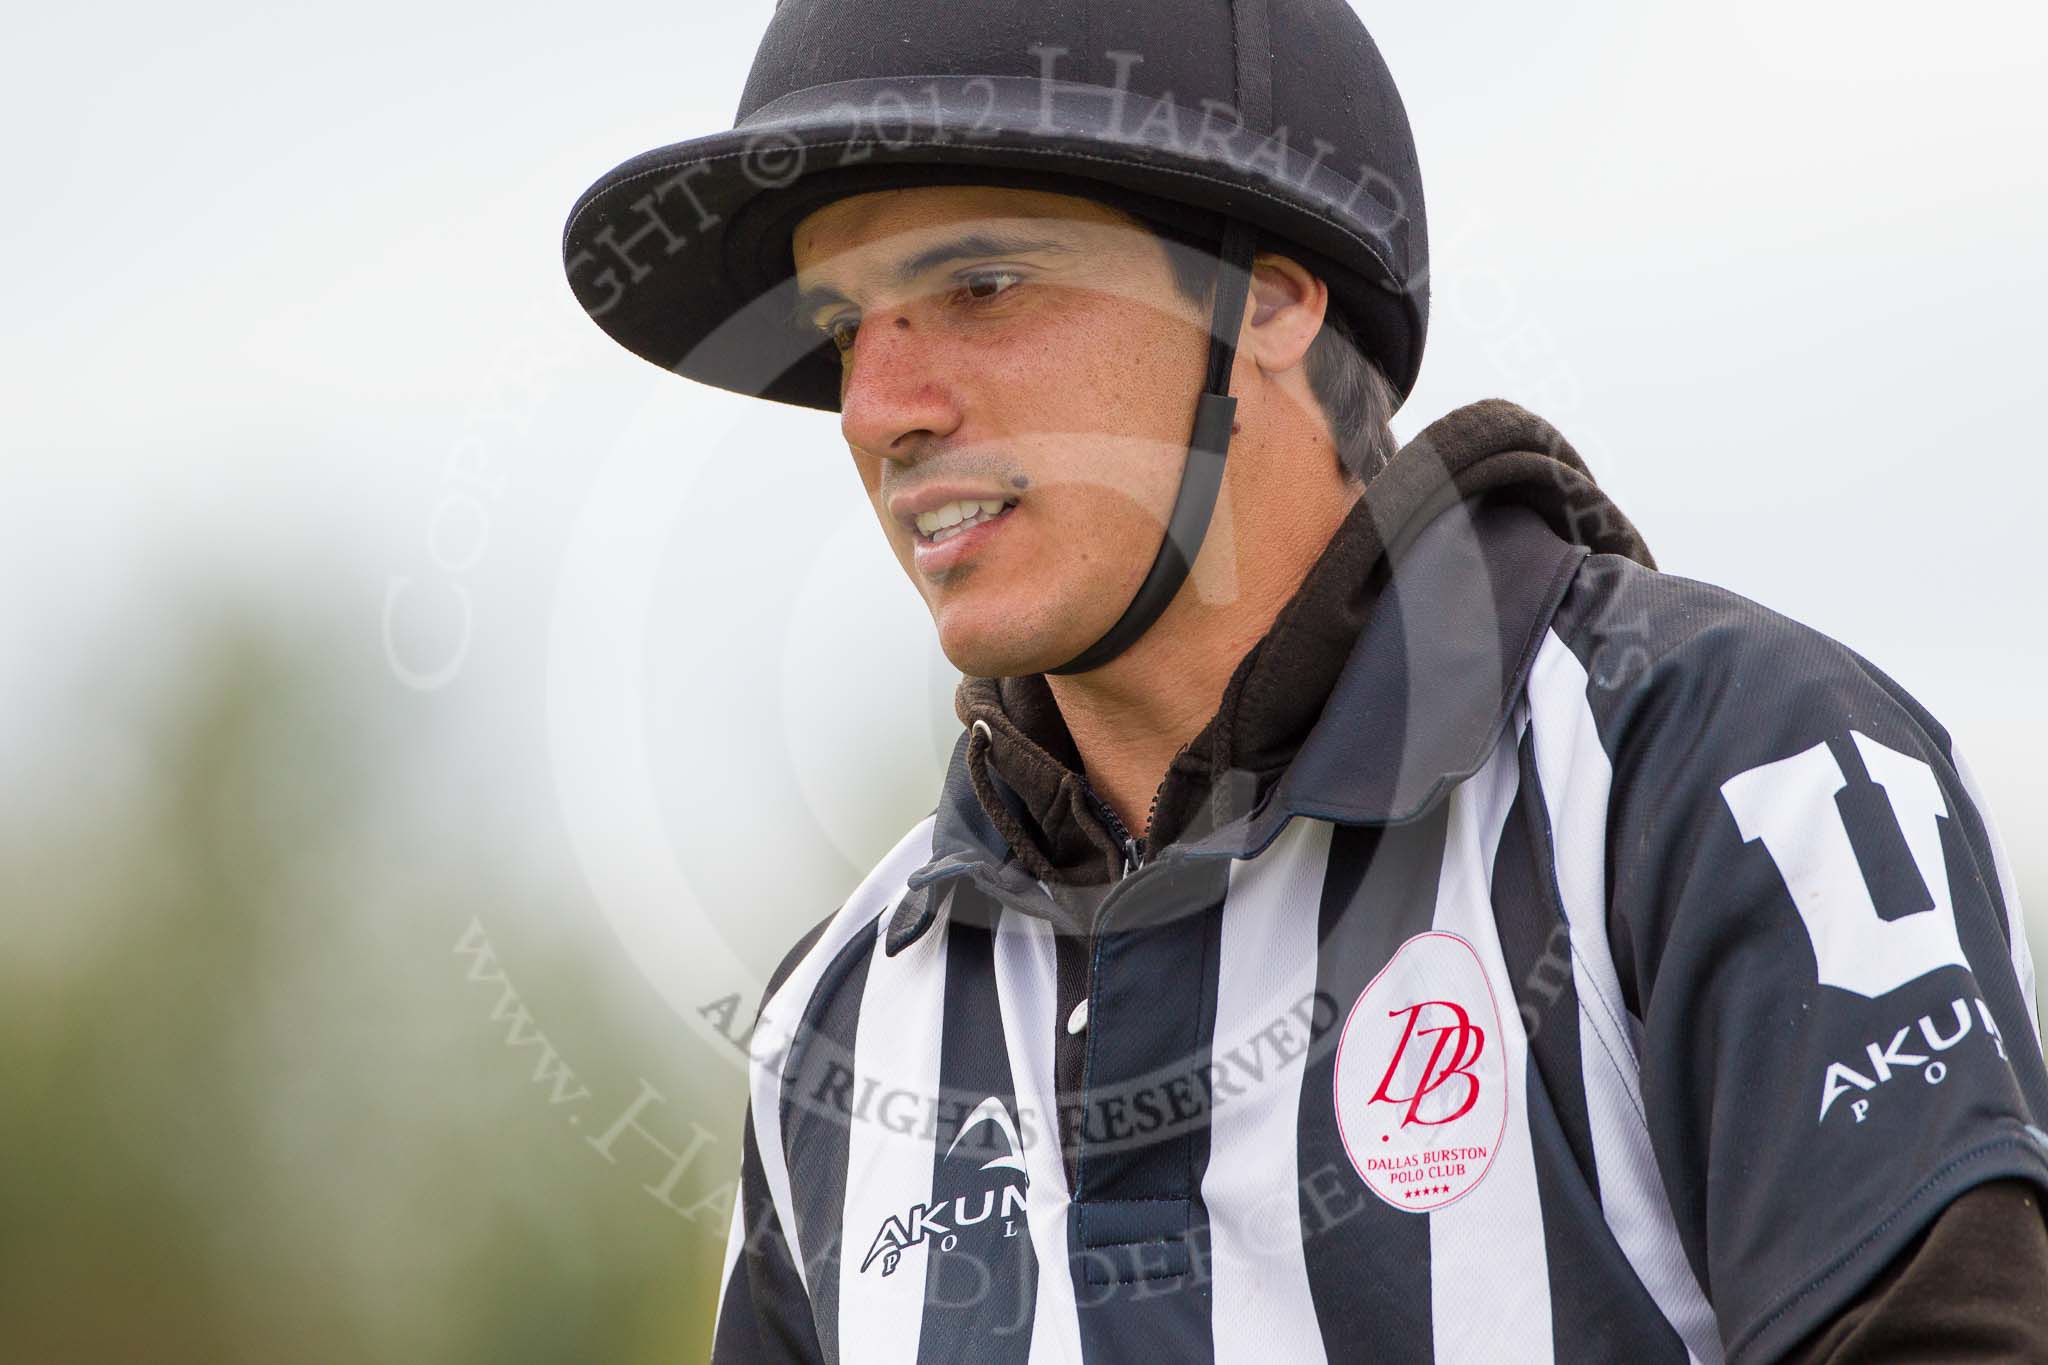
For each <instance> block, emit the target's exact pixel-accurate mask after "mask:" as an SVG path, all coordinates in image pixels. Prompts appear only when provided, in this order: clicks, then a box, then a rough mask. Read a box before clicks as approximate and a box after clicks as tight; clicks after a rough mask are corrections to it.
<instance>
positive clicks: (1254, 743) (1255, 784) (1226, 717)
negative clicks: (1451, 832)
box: [953, 399, 1655, 886]
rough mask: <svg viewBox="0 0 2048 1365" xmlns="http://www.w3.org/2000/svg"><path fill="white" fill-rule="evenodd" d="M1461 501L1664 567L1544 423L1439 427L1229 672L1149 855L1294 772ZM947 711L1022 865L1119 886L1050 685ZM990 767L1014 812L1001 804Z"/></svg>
mask: <svg viewBox="0 0 2048 1365" xmlns="http://www.w3.org/2000/svg"><path fill="white" fill-rule="evenodd" d="M1460 498H1466V499H1485V500H1489V501H1492V500H1499V501H1505V502H1512V503H1519V504H1522V505H1525V506H1528V507H1531V508H1533V509H1535V510H1536V511H1538V512H1540V513H1542V514H1543V516H1544V519H1545V520H1546V521H1547V522H1548V523H1549V524H1550V526H1551V528H1552V529H1553V530H1554V531H1555V532H1556V533H1557V534H1559V535H1560V536H1562V537H1564V538H1566V539H1567V540H1570V541H1572V542H1573V543H1575V544H1581V545H1586V546H1588V547H1590V548H1591V549H1593V550H1595V551H1600V552H1606V553H1613V554H1622V555H1627V556H1628V557H1630V558H1632V559H1635V560H1637V561H1639V562H1641V563H1643V564H1645V565H1649V566H1650V567H1655V565H1654V562H1653V561H1652V560H1651V558H1650V553H1649V550H1648V548H1647V547H1646V546H1645V545H1644V544H1643V541H1642V539H1641V537H1640V536H1638V535H1637V534H1636V531H1635V528H1634V527H1633V526H1631V525H1630V524H1629V522H1628V519H1627V518H1626V517H1625V516H1623V515H1622V513H1621V511H1620V510H1619V509H1618V508H1616V507H1615V506H1614V505H1613V504H1612V503H1611V502H1609V501H1608V500H1607V498H1606V496H1605V495H1604V494H1602V493H1601V492H1600V490H1599V487H1598V486H1597V485H1596V484H1595V483H1594V482H1593V478H1592V475H1591V473H1590V472H1589V471H1588V470H1587V468H1586V465H1585V462H1584V461H1583V460H1581V459H1580V458H1579V455H1578V453H1577V452H1576V451H1575V450H1573V449H1572V447H1571V445H1570V443H1569V442H1567V441H1566V440H1565V439H1564V437H1563V436H1562V435H1560V434H1559V433H1558V432H1557V430H1556V429H1555V428H1553V427H1552V426H1551V425H1550V424H1549V423H1547V422H1545V421H1543V420H1542V419H1541V418H1539V417H1537V416H1535V415H1534V414H1532V413H1530V412H1528V411H1526V410H1525V409H1523V408H1521V407H1519V406H1517V405H1516V404H1513V403H1509V402H1506V401H1504V400H1501V399H1489V400H1486V401H1484V402H1480V403H1474V404H1471V405H1469V406H1467V407H1463V408H1460V409H1458V410H1456V411H1455V412H1452V413H1450V414H1448V415H1446V416H1444V417H1442V418H1440V419H1439V420H1437V421H1436V422H1434V423H1432V424H1431V425H1430V426H1429V427H1428V428H1427V429H1425V430H1424V431H1423V432H1421V433H1420V434H1419V435H1418V436H1416V438H1415V439H1414V440H1413V441H1411V442H1409V443H1408V445H1406V446H1405V447H1403V448H1402V450H1401V452H1400V453H1399V454H1397V455H1396V456H1395V457H1394V458H1393V459H1392V460H1391V461H1389V462H1388V464H1387V467H1386V468H1385V469H1384V470H1382V471H1381V472H1380V473H1379V474H1378V475H1377V476H1376V477H1375V478H1374V479H1373V480H1372V482H1371V483H1370V484H1369V485H1368V486H1367V488H1366V490H1365V493H1364V495H1363V496H1362V497H1360V498H1359V500H1358V502H1357V504H1356V505H1355V506H1353V507H1352V509H1351V511H1350V513H1349V514H1348V515H1347V516H1346V517H1345V519H1344V521H1343V522H1342V524H1340V525H1339V526H1338V528H1337V531H1336V533H1335V534H1334V535H1332V536H1331V538H1330V542H1329V544H1328V546H1327V547H1326V548H1325V549H1324V550H1323V553H1322V555H1321V556H1320V557H1319V558H1318V559H1317V560H1316V562H1315V563H1314V564H1313V565H1312V566H1311V567H1310V569H1309V571H1308V573H1307V575H1306V576H1305V577H1304V578H1303V580H1302V583H1301V586H1300V587H1299V588H1298V589H1297V590H1296V591H1295V594H1294V596H1293V597H1292V598H1290V599H1289V600H1288V602H1287V604H1286V605H1285V606H1284V607H1282V608H1281V610H1280V612H1279V614H1278V616H1277V617H1276V618H1275V619H1274V622H1273V626H1272V628H1271V629H1270V630H1269V631H1268V632H1267V634H1266V635H1265V636H1264V638H1262V639H1261V640H1260V641H1259V642H1258V643H1257V644H1255V645H1253V646H1252V647H1251V649H1250V650H1248V651H1247V652H1246V654H1245V656H1244V658H1243V659H1242V660H1241V661H1240V662H1239V664H1238V666H1237V668H1236V670H1235V671H1234V672H1233V673H1232V674H1231V678H1230V682H1229V684H1228V685H1227V686H1226V687H1225V688H1224V692H1223V698H1222V701H1221V704H1220V705H1219V706H1218V707H1217V710H1216V714H1215V715H1214V716H1213V717H1212V718H1211V719H1210V721H1209V723H1208V724H1207V725H1206V726H1205V727H1204V728H1203V729H1202V731H1201V732H1200V733H1199V734H1197V735H1196V736H1195V738H1194V739H1193V740H1191V741H1189V743H1188V744H1187V746H1186V747H1184V748H1183V749H1182V750H1181V751H1180V752H1179V753H1178V754H1176V755H1175V756H1174V759H1173V762H1172V763H1171V764H1170V765H1169V766H1168V768H1167V771H1166V776H1165V779H1164V780H1163V781H1162V782H1161V783H1160V786H1159V790H1158V792H1157V793H1156V795H1155V796H1154V798H1153V811H1152V821H1151V827H1150V829H1149V831H1148V832H1147V837H1146V840H1145V842H1146V844H1147V845H1148V846H1149V847H1150V848H1151V849H1153V850H1157V849H1159V848H1161V847H1164V846H1165V845H1167V844H1169V843H1172V842H1174V841H1176V840H1179V839H1181V838H1182V837H1183V836H1187V837H1194V836H1195V835H1196V834H1199V833H1200V832H1202V831H1204V830H1207V829H1213V828H1215V827H1216V826H1218V825H1220V824H1222V823H1224V822H1225V821H1226V820H1228V819H1229V818H1231V816H1232V815H1234V814H1236V813H1239V812H1242V811H1244V810H1247V809H1249V808H1250V807H1251V805H1252V804H1253V803H1254V802H1256V801H1257V800H1258V799H1259V797H1260V795H1261V794H1262V793H1264V792H1265V791H1266V790H1267V789H1269V788H1270V787H1271V785H1272V784H1273V783H1274V782H1275V781H1276V780H1277V779H1278V778H1279V777H1280V775H1281V774H1283V773H1284V772H1285V771H1286V769H1287V766H1288V764H1289V763H1290V762H1292V761H1293V759H1294V756H1295V754H1296V752H1297V751H1298V750H1299V748H1300V747H1301V742H1302V739H1303V738H1304V737H1305V736H1306V735H1307V733H1308V732H1309V730H1310V728H1311V727H1312V726H1313V725H1314V724H1315V721H1316V719H1317V717H1318V716H1319V715H1320V714H1321V712H1322V710H1323V705H1324V702H1325V701H1326V699H1327V698H1328V697H1329V695H1330V690H1331V688H1332V686H1334V684H1335V683H1336V681H1337V678H1338V675H1339V674H1340V673H1341V672H1342V671H1343V669H1344V666H1345V661H1346V659H1347V658H1348V657H1349V656H1350V653H1351V650H1352V647H1353V645H1354V644H1355V643H1356V642H1357V640H1358V638H1359V634H1360V631H1361V630H1362V629H1363V628H1364V625H1365V622H1366V620H1367V618H1368V617H1369V616H1370V614H1371V612H1372V609H1373V606H1374V603H1375V602H1376V601H1377V600H1378V598H1379V596H1380V593H1381V591H1382V589H1383V588H1384V587H1385V584H1386V581H1387V567H1388V561H1389V556H1390V554H1392V553H1394V552H1397V551H1398V550H1399V549H1400V548H1401V546H1403V545H1404V544H1405V543H1407V542H1408V541H1409V540H1411V539H1413V537H1414V536H1415V535H1416V534H1417V533H1418V532H1419V531H1420V530H1421V529H1422V528H1423V527H1424V526H1425V525H1427V524H1428V522H1429V521H1431V520H1432V519H1433V518H1434V517H1435V516H1436V515H1437V514H1438V513H1440V512H1442V511H1443V510H1444V509H1445V508H1447V507H1449V506H1450V505H1451V504H1452V503H1453V502H1455V501H1457V500H1458V499H1460ZM953 705H954V711H955V713H956V714H957V715H958V716H959V718H960V722H961V724H962V725H965V726H968V727H970V730H971V735H970V739H969V743H968V751H967V769H968V775H969V777H970V779H971V780H972V782H973V786H974V793H975V795H976V797H977V798H978V799H979V801H980V803H981V806H982V808H983V810H984V811H985V812H986V813H987V815H988V818H989V820H990V822H991V823H992V824H993V825H994V826H995V829H996V831H997V832H998V833H1000V834H1001V836H1002V838H1003V840H1004V841H1005V842H1006V843H1007V844H1008V845H1009V846H1010V849H1011V851H1012V853H1013V854H1014V855H1015V857H1016V859H1017V860H1018V862H1019V863H1020V864H1022V865H1023V867H1024V868H1025V870H1026V871H1028V872H1030V873H1031V875H1032V876H1034V877H1036V878H1038V879H1040V880H1042V881H1046V882H1057V883H1066V884H1070V885H1079V886H1095V885H1102V884H1105V883H1108V882H1111V881H1114V880H1115V879H1116V878H1117V876H1118V875H1119V873H1120V872H1121V870H1122V868H1123V866H1124V854H1123V849H1122V847H1121V845H1120V843H1119V841H1118V839H1117V837H1116V836H1115V834H1113V833H1112V832H1111V829H1110V826H1109V825H1108V823H1107V822H1106V820H1105V815H1104V812H1105V811H1106V809H1107V808H1106V807H1105V806H1104V805H1103V804H1102V803H1101V802H1100V800H1099V799H1098V798H1097V797H1096V796H1095V794H1094V792H1093V791H1092V790H1091V789H1090V787H1089V785H1088V780H1087V778H1086V776H1085V775H1084V774H1083V772H1082V771H1081V759H1080V753H1079V751H1078V750H1077V749H1076V748H1075V747H1074V741H1073V737H1072V735H1071V734H1069V733H1068V730H1067V726H1066V722H1065V721H1064V720H1063V719H1062V718H1061V716H1060V712H1059V708H1058V706H1057V705H1056V704H1055V703H1054V701H1053V696H1052V690H1051V688H1050V686H1049V685H1048V684H1047V682H1046V679H1045V675H1044V674H1042V673H1035V674H1031V675H1029V676H1027V677H1019V678H974V677H967V678H962V679H961V682H960V686H959V689H958V690H957V691H956V693H955V694H954V702H953ZM976 722H984V723H985V725H986V730H985V732H984V731H983V729H982V728H981V727H979V726H977V725H976ZM991 767H993V769H994V771H995V773H997V774H999V775H1000V777H1001V779H1002V784H1003V786H1005V787H1007V788H1008V789H1009V790H1010V792H1012V793H1014V795H1015V801H1014V802H1011V801H1005V800H1004V799H1003V797H1002V795H1001V794H1000V793H999V791H998V789H997V786H996V784H995V783H994V782H993V781H992V780H991V776H990V768H991Z"/></svg>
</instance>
